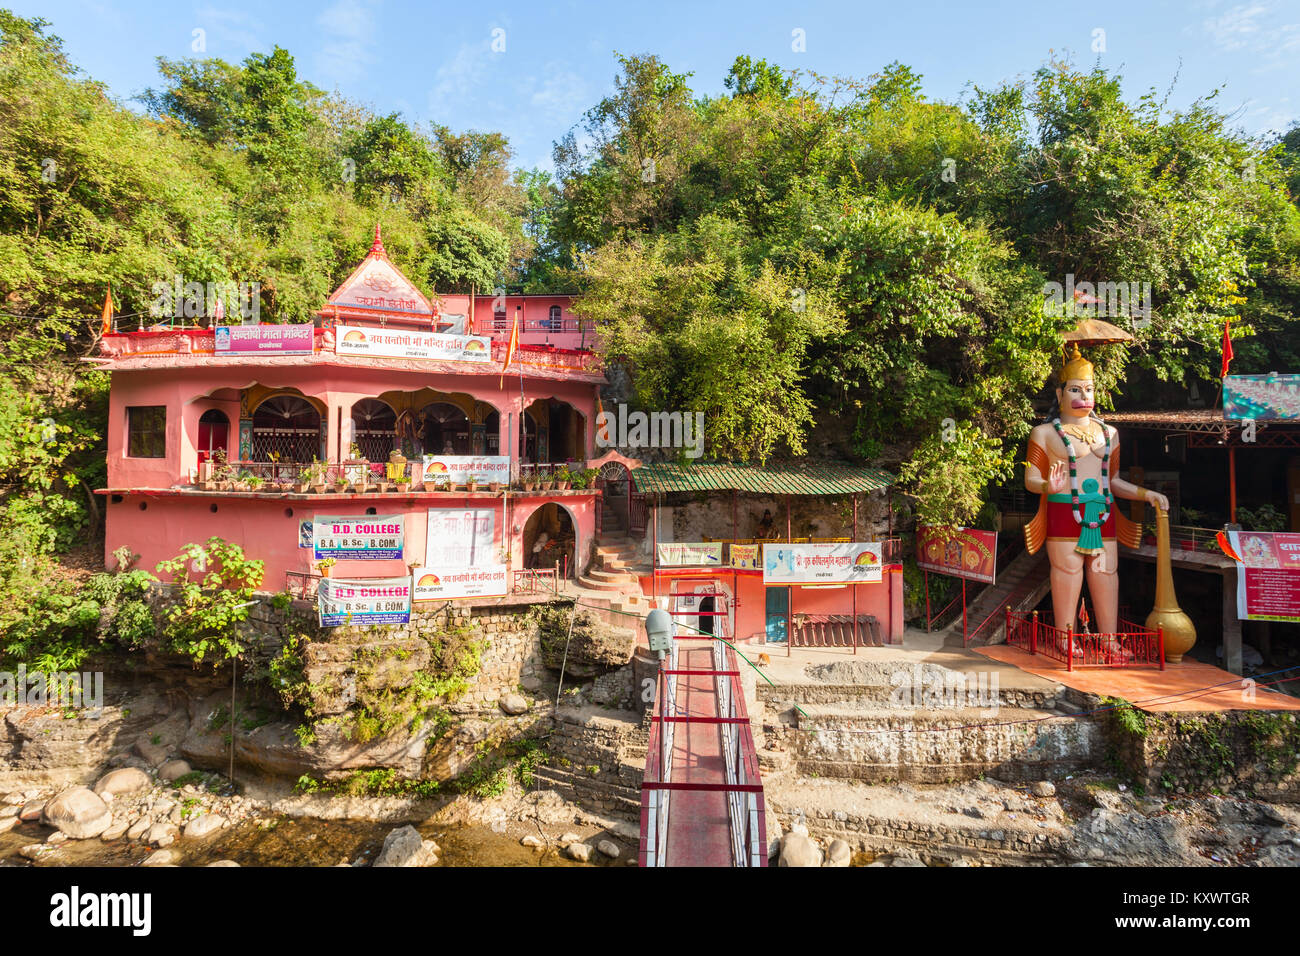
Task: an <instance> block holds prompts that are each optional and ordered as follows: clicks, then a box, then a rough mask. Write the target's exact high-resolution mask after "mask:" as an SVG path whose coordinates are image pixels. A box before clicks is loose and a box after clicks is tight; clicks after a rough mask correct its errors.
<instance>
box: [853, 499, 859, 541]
mask: <svg viewBox="0 0 1300 956" xmlns="http://www.w3.org/2000/svg"><path fill="white" fill-rule="evenodd" d="M853 540H854V541H857V540H858V493H857V492H856V491H855V492H853Z"/></svg>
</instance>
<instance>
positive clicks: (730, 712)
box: [713, 641, 767, 866]
mask: <svg viewBox="0 0 1300 956" xmlns="http://www.w3.org/2000/svg"><path fill="white" fill-rule="evenodd" d="M713 669H714V670H715V671H717V672H718V675H717V677H716V678H715V680H716V681H717V688H718V716H719V717H723V718H726V719H728V720H735V719H740V720H742V721H744V722H743V723H723V724H720V725H719V726H720V727H721V728H722V751H723V757H724V759H725V763H726V771H727V817H728V823H729V826H730V829H731V864H732V866H767V846H766V842H767V826H766V808H765V806H764V804H763V792H762V789H761V788H762V783H761V780H760V778H759V774H758V754H757V752H756V751H755V748H754V737H753V733H752V731H751V730H750V727H749V722H748V714H747V713H746V708H745V694H744V689H743V687H742V686H741V683H740V671H739V661H738V660H737V658H736V652H735V651H734V650H732V649H731V647H729V646H728V645H727V644H725V643H724V642H723V641H715V642H714V644H713ZM755 788H758V789H757V790H756V789H755Z"/></svg>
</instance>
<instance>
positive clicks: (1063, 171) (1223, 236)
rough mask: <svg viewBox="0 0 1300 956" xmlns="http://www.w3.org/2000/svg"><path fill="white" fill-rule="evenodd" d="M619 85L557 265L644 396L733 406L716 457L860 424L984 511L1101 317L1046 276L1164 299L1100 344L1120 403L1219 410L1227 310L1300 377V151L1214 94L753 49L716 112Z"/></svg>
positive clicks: (930, 494) (586, 161) (1137, 302)
mask: <svg viewBox="0 0 1300 956" xmlns="http://www.w3.org/2000/svg"><path fill="white" fill-rule="evenodd" d="M620 66H621V70H620V73H619V75H618V76H617V77H616V79H615V84H614V91H613V93H612V94H611V95H610V96H609V97H607V98H605V99H604V100H602V101H601V102H600V103H598V104H597V105H596V106H595V107H593V108H592V109H591V110H590V111H589V112H588V113H587V114H586V117H585V119H584V122H583V124H582V128H581V129H580V130H575V131H574V132H573V133H571V134H570V135H569V136H567V137H566V138H564V139H563V140H562V141H561V142H560V143H559V144H558V145H557V148H556V151H555V160H556V166H557V169H558V172H559V179H558V182H557V184H556V187H557V189H558V190H559V191H560V193H561V195H560V198H559V200H558V201H555V202H553V203H552V204H551V206H550V207H549V210H550V211H549V218H548V220H547V235H546V241H545V242H543V243H539V246H538V255H537V256H535V257H534V261H533V262H532V263H530V268H532V269H534V270H536V271H538V272H544V271H545V270H546V268H551V269H554V270H568V271H569V272H570V273H571V274H572V275H573V276H574V277H575V281H577V282H578V283H580V284H581V286H582V288H583V290H584V295H583V297H582V298H581V300H580V304H579V307H580V308H581V309H582V310H584V311H586V312H588V313H590V314H591V315H593V316H595V317H597V318H598V319H599V320H600V321H601V324H602V327H603V330H604V335H605V342H606V343H607V344H608V346H609V348H610V350H611V353H612V355H613V357H615V358H617V359H621V360H623V361H625V362H626V363H627V364H628V365H629V366H630V368H631V370H632V371H633V380H634V384H635V387H636V393H637V397H638V399H639V400H640V401H641V402H642V403H643V404H644V405H646V406H647V407H650V408H665V409H679V408H680V409H687V408H697V409H700V410H702V411H705V413H706V432H707V435H708V439H709V446H708V449H707V453H709V454H712V455H716V456H719V457H733V456H734V457H751V458H755V459H760V460H761V459H763V458H766V457H768V456H769V455H772V454H799V453H801V452H803V451H804V449H805V445H806V444H807V438H808V436H809V434H810V429H811V428H812V427H813V424H814V423H817V424H819V425H828V424H834V423H835V420H836V419H840V420H841V421H842V422H843V423H844V425H845V426H846V428H845V429H844V431H846V433H847V440H846V441H845V442H843V443H842V444H841V445H840V448H839V449H838V450H839V451H840V453H847V454H850V455H856V456H862V457H864V458H867V459H871V460H874V461H878V462H882V463H885V464H892V465H902V466H903V474H904V475H905V476H906V477H907V479H908V481H909V485H910V487H911V489H912V490H913V491H914V492H916V493H917V495H918V497H919V498H920V502H919V506H920V508H921V510H922V512H923V514H924V515H926V516H928V517H929V518H930V519H932V520H940V519H942V520H944V521H947V522H953V523H964V522H968V521H970V520H972V519H973V518H974V516H975V515H976V514H977V513H978V511H979V510H980V507H981V504H982V502H983V501H985V500H986V499H987V494H988V484H989V482H991V481H996V480H1001V479H1004V478H1006V477H1007V476H1009V475H1010V473H1011V468H1012V467H1013V465H1014V462H1015V459H1016V457H1017V450H1018V446H1022V445H1023V440H1024V437H1025V434H1026V433H1027V431H1028V429H1029V427H1030V425H1031V424H1032V419H1033V414H1034V405H1035V402H1036V401H1041V400H1042V399H1043V397H1044V396H1045V395H1046V393H1045V391H1044V385H1045V383H1046V382H1047V380H1048V377H1049V375H1050V373H1051V371H1052V369H1053V367H1054V365H1055V364H1057V359H1058V357H1059V354H1060V353H1059V351H1058V350H1059V347H1060V333H1061V332H1062V331H1063V330H1066V329H1069V328H1071V327H1073V325H1074V324H1075V322H1076V321H1078V319H1079V318H1082V317H1087V312H1086V311H1084V310H1082V309H1079V308H1078V307H1076V306H1075V304H1074V303H1073V302H1070V303H1066V304H1065V306H1064V307H1063V308H1058V309H1055V310H1053V309H1048V308H1045V307H1044V296H1045V292H1046V291H1047V288H1048V287H1046V286H1045V283H1059V284H1060V285H1061V287H1062V288H1065V287H1068V286H1070V285H1072V284H1078V283H1084V282H1088V283H1094V284H1097V283H1125V284H1126V288H1128V286H1127V284H1130V283H1136V284H1137V285H1136V286H1135V287H1134V288H1133V292H1134V295H1133V296H1132V297H1131V299H1130V302H1129V304H1128V306H1127V309H1122V308H1121V309H1120V310H1118V314H1115V313H1110V314H1107V315H1105V316H1104V317H1106V318H1108V320H1109V321H1111V322H1112V323H1114V324H1117V325H1119V326H1121V327H1122V328H1125V329H1126V330H1129V331H1132V332H1133V333H1134V334H1135V336H1136V342H1135V343H1134V344H1132V345H1131V346H1126V347H1119V346H1108V347H1105V348H1102V349H1098V350H1096V351H1095V352H1094V353H1093V358H1094V359H1095V360H1096V361H1097V363H1098V367H1099V376H1100V380H1099V385H1101V387H1102V402H1103V404H1109V405H1112V406H1113V405H1114V403H1115V402H1117V401H1123V400H1124V399H1125V397H1126V395H1127V396H1128V397H1129V398H1131V399H1132V400H1141V401H1145V402H1151V401H1156V400H1159V399H1160V397H1161V395H1162V390H1168V389H1171V388H1177V389H1185V388H1186V387H1187V385H1188V384H1189V383H1193V382H1196V381H1198V380H1199V381H1200V382H1202V383H1204V385H1205V388H1204V390H1206V391H1208V392H1209V393H1210V394H1213V390H1214V389H1213V384H1212V383H1213V381H1214V379H1215V378H1217V375H1218V358H1219V345H1220V341H1221V337H1222V334H1223V328H1224V323H1225V321H1226V320H1228V319H1232V320H1233V326H1232V327H1233V335H1234V338H1235V339H1236V341H1237V348H1236V353H1237V363H1236V364H1235V365H1234V367H1233V371H1234V372H1250V371H1257V372H1258V371H1267V370H1269V369H1282V368H1287V369H1293V368H1295V367H1296V364H1297V362H1296V359H1297V346H1298V345H1300V336H1298V335H1297V324H1296V319H1297V315H1298V314H1300V284H1298V283H1297V280H1298V279H1300V271H1298V264H1300V213H1297V209H1296V205H1295V193H1294V184H1295V181H1296V173H1295V170H1296V168H1297V163H1296V157H1297V149H1298V148H1300V141H1297V138H1296V133H1295V131H1294V130H1293V131H1292V132H1291V133H1289V134H1288V135H1287V136H1286V137H1284V138H1283V140H1282V141H1281V142H1278V143H1264V142H1258V141H1255V140H1252V139H1250V138H1248V137H1246V136H1244V135H1242V134H1240V133H1238V132H1236V131H1234V130H1233V129H1231V128H1230V125H1229V121H1228V118H1227V117H1225V116H1224V115H1223V114H1222V113H1220V112H1218V111H1216V110H1215V108H1214V98H1215V91H1208V92H1207V95H1206V96H1205V97H1204V98H1203V99H1201V100H1198V101H1197V102H1196V103H1194V104H1193V105H1192V106H1191V107H1190V108H1188V109H1187V110H1185V111H1181V112H1172V111H1169V110H1167V109H1166V108H1165V107H1164V104H1163V103H1162V102H1160V101H1158V100H1157V98H1156V97H1155V96H1153V95H1150V94H1148V95H1145V96H1142V97H1140V98H1139V99H1138V100H1137V101H1136V102H1132V101H1129V100H1126V99H1125V98H1124V97H1123V96H1122V94H1121V82H1120V77H1119V76H1117V75H1114V74H1112V73H1109V72H1107V71H1105V70H1102V69H1100V68H1097V69H1091V70H1079V69H1075V68H1073V67H1072V66H1070V65H1069V64H1067V63H1060V62H1050V63H1048V64H1046V65H1044V66H1043V67H1042V68H1040V69H1039V70H1038V71H1037V72H1036V73H1035V74H1034V75H1033V76H1032V78H1031V79H1029V80H1028V81H1024V82H1019V83H1015V84H1008V85H1005V86H1002V87H999V88H996V89H989V90H984V89H979V88H975V89H974V91H973V93H972V94H971V96H970V97H969V99H968V101H967V102H965V103H962V104H948V103H936V102H931V101H928V100H926V99H925V97H924V96H923V95H922V93H921V82H920V77H919V76H917V75H916V74H915V73H913V72H912V71H911V70H910V69H908V68H907V67H905V66H902V65H899V64H892V65H890V66H889V67H887V68H886V69H885V70H883V71H882V72H881V73H880V74H878V75H876V76H874V77H871V78H870V79H869V80H867V81H865V82H859V81H855V80H848V79H829V78H823V77H819V76H816V75H812V74H808V75H796V74H786V73H782V72H781V71H780V70H777V69H775V68H774V67H772V66H771V65H769V64H767V63H765V62H764V61H761V60H758V61H754V60H751V59H750V58H748V57H739V58H738V59H737V60H736V62H735V64H734V66H733V68H732V71H731V73H730V75H729V76H728V77H727V78H726V80H725V83H724V86H725V88H726V89H727V91H728V95H725V96H722V97H719V98H697V97H695V96H694V95H693V94H692V92H691V90H690V88H689V86H688V81H689V80H690V77H689V76H685V75H681V74H676V73H673V72H672V71H671V70H670V69H669V68H668V67H667V66H665V65H664V64H663V63H661V62H660V61H659V60H658V59H656V58H655V57H653V56H643V57H623V58H620ZM579 143H582V144H585V145H584V146H582V147H580V146H579V145H578V144H579ZM1288 184H1289V185H1288ZM543 259H545V260H546V262H545V263H542V262H541V261H540V260H543ZM760 277H761V279H760ZM773 290H778V291H781V292H783V293H790V298H789V299H788V300H786V301H785V302H782V301H780V299H779V297H776V296H773V295H770V294H768V293H769V292H771V291H773ZM1148 290H1149V291H1148ZM1148 301H1149V303H1150V310H1149V312H1148V311H1147V310H1146V309H1145V306H1146V303H1147V302H1148ZM805 306H806V308H807V311H801V310H802V309H804V308H805ZM1147 320H1149V321H1147ZM1120 382H1123V383H1124V384H1123V389H1121V388H1120V385H1119V383H1120ZM1162 383H1171V384H1170V385H1169V386H1165V385H1163V384H1162ZM738 423H739V427H738ZM956 423H961V427H960V428H958V427H954V425H955V424H956ZM827 431H828V433H834V431H835V429H834V428H830V429H828V430H827ZM822 444H823V445H824V444H825V443H824V442H823V443H822ZM941 471H942V472H943V473H940V472H941Z"/></svg>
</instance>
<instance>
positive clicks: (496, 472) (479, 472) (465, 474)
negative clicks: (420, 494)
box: [424, 455, 510, 485]
mask: <svg viewBox="0 0 1300 956" xmlns="http://www.w3.org/2000/svg"><path fill="white" fill-rule="evenodd" d="M471 475H472V476H473V477H475V478H477V479H478V480H479V481H481V482H485V483H486V482H489V481H499V482H501V483H502V484H503V485H504V484H507V483H509V481H510V456H509V455H425V456H424V483H425V485H434V484H437V483H438V482H439V481H448V482H450V483H451V484H453V485H463V484H465V482H467V481H469V479H470V476H471Z"/></svg>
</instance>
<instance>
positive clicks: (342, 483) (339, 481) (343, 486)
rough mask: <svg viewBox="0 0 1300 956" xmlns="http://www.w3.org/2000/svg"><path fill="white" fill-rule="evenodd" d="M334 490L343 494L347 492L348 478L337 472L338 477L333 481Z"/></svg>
mask: <svg viewBox="0 0 1300 956" xmlns="http://www.w3.org/2000/svg"><path fill="white" fill-rule="evenodd" d="M334 490H335V491H337V492H338V493H339V494H343V493H344V492H345V491H347V490H348V476H347V475H345V474H343V473H342V472H339V476H338V477H337V478H335V479H334Z"/></svg>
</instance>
